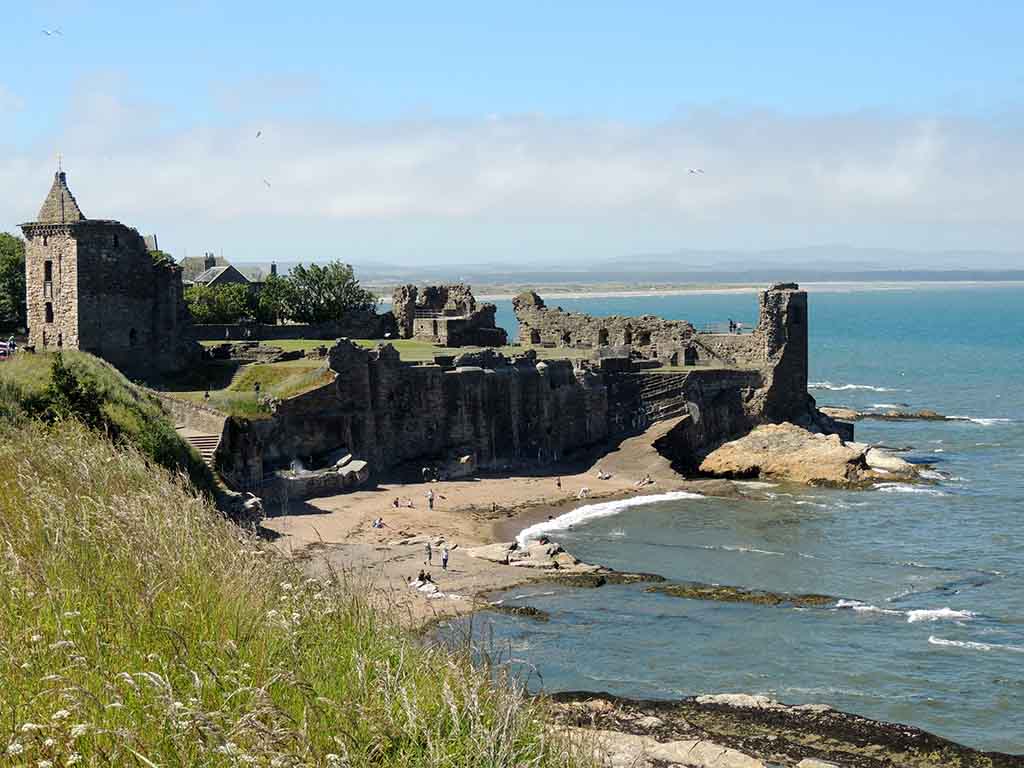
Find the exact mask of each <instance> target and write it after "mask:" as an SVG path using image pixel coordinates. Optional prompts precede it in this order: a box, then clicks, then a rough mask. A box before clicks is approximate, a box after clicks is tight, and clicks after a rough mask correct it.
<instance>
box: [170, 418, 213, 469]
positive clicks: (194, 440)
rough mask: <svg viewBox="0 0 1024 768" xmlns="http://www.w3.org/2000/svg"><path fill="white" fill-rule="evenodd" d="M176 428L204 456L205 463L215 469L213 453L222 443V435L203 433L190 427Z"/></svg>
mask: <svg viewBox="0 0 1024 768" xmlns="http://www.w3.org/2000/svg"><path fill="white" fill-rule="evenodd" d="M175 429H177V431H178V434H179V435H181V436H182V438H183V439H184V440H185V441H186V442H187V443H188V444H189V445H191V446H192V447H193V448H195V449H196V452H197V453H198V454H199V455H200V456H201V457H202V459H203V463H204V464H206V466H208V467H209V468H210V469H213V468H214V466H213V455H214V454H215V453H216V452H217V446H219V445H220V435H208V434H203V433H201V432H197V431H196V430H194V429H189V428H188V427H175Z"/></svg>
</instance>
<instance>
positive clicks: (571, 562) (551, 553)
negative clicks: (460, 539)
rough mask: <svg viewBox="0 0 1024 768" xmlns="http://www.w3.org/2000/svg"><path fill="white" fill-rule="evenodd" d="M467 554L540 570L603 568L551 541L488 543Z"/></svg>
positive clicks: (590, 569) (595, 569)
mask: <svg viewBox="0 0 1024 768" xmlns="http://www.w3.org/2000/svg"><path fill="white" fill-rule="evenodd" d="M466 554H467V555H469V556H470V557H475V558H477V559H479V560H489V561H490V562H492V563H500V564H502V565H510V566H514V567H517V568H531V569H538V570H557V571H564V572H569V573H596V572H598V571H601V570H602V568H600V566H596V565H588V564H587V563H584V562H581V561H580V560H577V559H576V558H575V557H573V556H572V555H571V554H569V553H568V552H566V551H565V550H564V549H562V545H561V544H556V543H554V542H551V541H547V542H544V543H540V542H534V543H532V544H530V545H529V546H526V547H519V546H517V545H516V543H515V542H514V541H510V542H506V543H499V544H488V545H485V546H482V547H474V548H472V549H468V550H466Z"/></svg>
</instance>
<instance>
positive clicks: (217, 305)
mask: <svg viewBox="0 0 1024 768" xmlns="http://www.w3.org/2000/svg"><path fill="white" fill-rule="evenodd" d="M185 304H186V305H188V309H189V312H191V313H192V319H193V320H194V321H195V322H197V323H200V324H206V323H237V322H238V321H239V320H242V319H245V318H247V317H252V316H253V314H254V307H253V297H252V294H251V293H250V291H249V286H247V285H245V284H242V283H230V284H228V285H190V286H189V287H188V288H186V289H185Z"/></svg>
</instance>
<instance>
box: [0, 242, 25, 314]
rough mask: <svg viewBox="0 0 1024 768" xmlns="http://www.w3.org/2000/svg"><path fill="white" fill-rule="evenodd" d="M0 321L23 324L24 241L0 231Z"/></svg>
mask: <svg viewBox="0 0 1024 768" xmlns="http://www.w3.org/2000/svg"><path fill="white" fill-rule="evenodd" d="M0 321H2V322H7V323H14V324H15V325H24V324H25V241H24V240H22V239H21V238H20V237H15V236H14V235H9V234H7V233H6V232H0Z"/></svg>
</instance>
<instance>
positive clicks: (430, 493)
mask: <svg viewBox="0 0 1024 768" xmlns="http://www.w3.org/2000/svg"><path fill="white" fill-rule="evenodd" d="M433 508H434V491H433V490H428V491H427V509H433Z"/></svg>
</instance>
